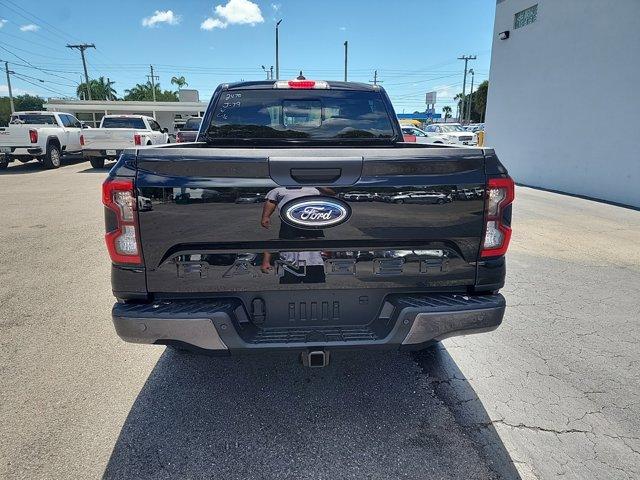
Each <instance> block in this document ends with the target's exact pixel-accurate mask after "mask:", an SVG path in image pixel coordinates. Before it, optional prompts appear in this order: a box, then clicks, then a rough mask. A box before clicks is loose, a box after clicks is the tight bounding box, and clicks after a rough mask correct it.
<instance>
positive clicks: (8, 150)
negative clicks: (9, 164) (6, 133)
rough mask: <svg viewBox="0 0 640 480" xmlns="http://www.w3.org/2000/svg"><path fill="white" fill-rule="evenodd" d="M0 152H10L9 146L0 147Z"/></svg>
mask: <svg viewBox="0 0 640 480" xmlns="http://www.w3.org/2000/svg"><path fill="white" fill-rule="evenodd" d="M0 153H11V147H0Z"/></svg>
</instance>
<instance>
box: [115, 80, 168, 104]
mask: <svg viewBox="0 0 640 480" xmlns="http://www.w3.org/2000/svg"><path fill="white" fill-rule="evenodd" d="M154 86H155V90H156V101H157V102H177V101H178V94H177V93H176V92H172V91H171V90H162V89H161V88H160V84H159V83H156V84H155V85H154ZM124 99H125V100H133V101H138V102H142V101H146V102H150V101H152V100H153V87H152V85H151V82H147V83H138V84H137V85H135V86H134V87H132V88H130V89H128V90H125V91H124Z"/></svg>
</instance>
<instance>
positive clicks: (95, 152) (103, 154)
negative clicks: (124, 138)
mask: <svg viewBox="0 0 640 480" xmlns="http://www.w3.org/2000/svg"><path fill="white" fill-rule="evenodd" d="M107 151H108V152H110V153H109V154H107ZM112 152H115V154H113V153H112ZM121 153H122V149H121V148H113V149H111V148H110V149H108V150H107V149H93V148H90V149H83V150H82V157H83V158H87V159H88V158H114V159H115V158H118V157H119V156H120V154H121Z"/></svg>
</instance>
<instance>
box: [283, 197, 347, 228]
mask: <svg viewBox="0 0 640 480" xmlns="http://www.w3.org/2000/svg"><path fill="white" fill-rule="evenodd" d="M350 216H351V207H349V204H347V203H345V202H343V201H342V200H338V199H337V198H329V197H300V198H295V199H293V200H291V201H289V202H287V203H285V204H284V205H283V206H282V209H281V210H280V217H281V218H282V220H283V221H284V222H286V223H288V224H289V225H291V226H293V227H297V228H304V229H308V230H314V229H319V228H328V227H335V226H336V225H340V224H341V223H343V222H346V221H347V220H348V219H349V217H350Z"/></svg>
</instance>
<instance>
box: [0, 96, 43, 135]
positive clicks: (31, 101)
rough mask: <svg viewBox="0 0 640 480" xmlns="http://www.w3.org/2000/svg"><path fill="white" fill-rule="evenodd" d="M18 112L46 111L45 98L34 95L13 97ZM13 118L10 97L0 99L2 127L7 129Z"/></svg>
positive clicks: (0, 125)
mask: <svg viewBox="0 0 640 480" xmlns="http://www.w3.org/2000/svg"><path fill="white" fill-rule="evenodd" d="M13 104H14V105H15V107H16V111H21V110H44V98H41V97H37V96H34V95H27V94H25V95H18V96H16V97H13ZM10 117H11V102H10V101H9V97H0V127H6V126H7V125H8V124H9V118H10Z"/></svg>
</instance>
